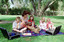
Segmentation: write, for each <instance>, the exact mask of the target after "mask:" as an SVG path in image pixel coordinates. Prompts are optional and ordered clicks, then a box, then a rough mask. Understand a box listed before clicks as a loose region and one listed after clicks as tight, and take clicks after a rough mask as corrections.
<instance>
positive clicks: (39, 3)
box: [38, 0, 42, 16]
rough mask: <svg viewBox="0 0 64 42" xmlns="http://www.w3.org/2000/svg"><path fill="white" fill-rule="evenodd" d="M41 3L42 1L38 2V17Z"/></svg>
mask: <svg viewBox="0 0 64 42" xmlns="http://www.w3.org/2000/svg"><path fill="white" fill-rule="evenodd" d="M41 1H42V0H39V2H38V16H40V15H41V14H40V9H41Z"/></svg>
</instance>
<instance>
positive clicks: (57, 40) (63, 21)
mask: <svg viewBox="0 0 64 42" xmlns="http://www.w3.org/2000/svg"><path fill="white" fill-rule="evenodd" d="M17 16H19V15H0V20H7V21H14V20H15V18H16V17H17ZM42 17H43V16H42ZM34 18H35V23H36V25H39V20H40V19H41V17H36V16H34ZM45 18H46V19H47V18H51V21H52V22H53V23H54V24H55V26H59V25H62V28H61V32H64V16H45ZM0 27H4V28H6V29H7V30H8V31H9V32H11V31H12V23H8V24H0ZM0 42H64V35H55V36H52V35H50V36H36V37H20V38H16V39H13V40H8V39H6V38H4V37H3V35H2V33H1V31H0Z"/></svg>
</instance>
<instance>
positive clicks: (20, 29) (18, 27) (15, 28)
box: [13, 17, 26, 33]
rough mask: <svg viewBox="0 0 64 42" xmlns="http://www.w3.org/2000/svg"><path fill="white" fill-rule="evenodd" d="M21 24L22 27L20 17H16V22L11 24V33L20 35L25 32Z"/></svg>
mask: <svg viewBox="0 0 64 42" xmlns="http://www.w3.org/2000/svg"><path fill="white" fill-rule="evenodd" d="M21 23H22V24H23V25H24V23H23V22H22V21H21V20H20V17H17V18H16V20H15V21H14V22H13V31H16V32H20V33H22V32H23V31H25V30H26V28H23V27H24V26H23V25H21Z"/></svg>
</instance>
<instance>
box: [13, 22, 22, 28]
mask: <svg viewBox="0 0 64 42" xmlns="http://www.w3.org/2000/svg"><path fill="white" fill-rule="evenodd" d="M16 26H17V22H16V21H14V22H13V29H14V28H16ZM20 27H21V22H19V25H18V29H19V28H20Z"/></svg>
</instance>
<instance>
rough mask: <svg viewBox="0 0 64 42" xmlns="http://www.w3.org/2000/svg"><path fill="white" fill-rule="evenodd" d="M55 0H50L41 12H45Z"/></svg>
mask: <svg viewBox="0 0 64 42" xmlns="http://www.w3.org/2000/svg"><path fill="white" fill-rule="evenodd" d="M54 2H55V1H49V2H48V4H47V5H46V6H45V7H44V8H43V10H41V12H40V14H42V15H43V14H44V12H45V11H46V10H47V9H48V8H49V6H51V5H52V4H53V3H54Z"/></svg>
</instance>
